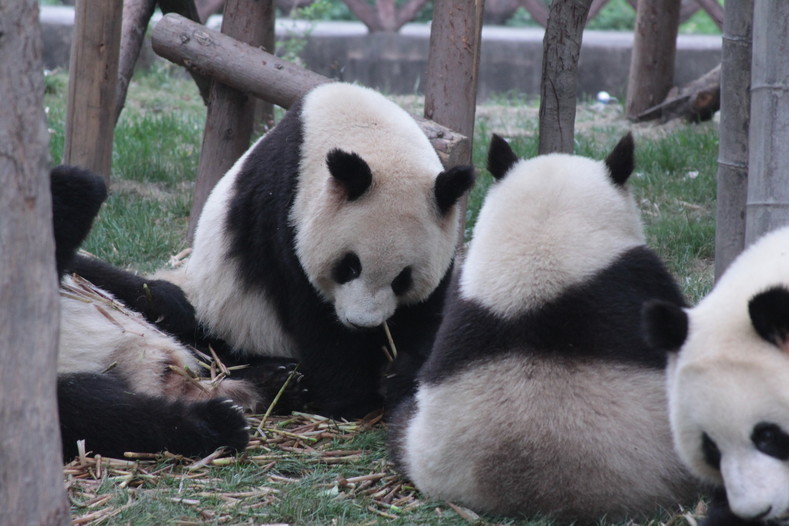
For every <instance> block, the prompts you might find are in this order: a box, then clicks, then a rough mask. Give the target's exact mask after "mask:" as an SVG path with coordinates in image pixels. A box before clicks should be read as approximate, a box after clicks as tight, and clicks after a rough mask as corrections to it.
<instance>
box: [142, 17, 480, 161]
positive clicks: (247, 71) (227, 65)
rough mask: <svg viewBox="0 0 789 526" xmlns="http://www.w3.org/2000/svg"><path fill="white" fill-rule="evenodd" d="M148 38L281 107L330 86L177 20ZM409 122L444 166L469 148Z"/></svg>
mask: <svg viewBox="0 0 789 526" xmlns="http://www.w3.org/2000/svg"><path fill="white" fill-rule="evenodd" d="M151 37H152V42H153V49H154V51H155V52H156V53H158V54H159V55H160V56H162V57H164V58H166V59H168V60H170V61H172V62H174V63H176V64H180V65H182V66H185V67H186V68H188V69H190V70H195V71H199V72H200V73H202V74H204V75H208V76H211V77H213V78H214V80H216V81H219V82H221V83H222V84H225V85H227V86H230V87H232V88H235V89H237V90H239V91H243V92H245V93H249V94H250V95H254V96H255V97H259V98H261V99H263V100H266V101H269V102H272V103H274V104H276V105H278V106H281V107H283V108H289V107H290V106H291V105H292V104H293V103H294V102H295V101H296V100H297V99H298V98H299V97H301V96H303V95H304V94H305V93H307V92H308V91H309V90H311V89H312V88H314V87H316V86H318V85H320V84H324V83H326V82H333V81H332V79H330V78H328V77H324V76H323V75H319V74H318V73H315V72H313V71H310V70H308V69H305V68H302V67H300V66H297V65H296V64H293V63H291V62H288V61H285V60H282V59H281V58H279V57H277V56H274V55H272V54H270V53H266V52H265V51H263V50H261V49H257V48H255V47H252V46H250V45H248V44H244V43H243V42H239V41H238V40H236V39H234V38H231V37H229V36H227V35H223V34H222V33H220V32H219V31H215V30H212V29H208V28H206V27H204V26H201V25H200V24H196V23H194V22H192V21H190V20H187V19H186V18H184V17H182V16H180V15H175V14H168V15H166V16H164V17H163V18H162V19H161V20H160V21H159V23H158V24H156V26H155V27H154V29H153V32H152V35H151ZM414 118H415V119H416V120H417V122H418V123H420V126H421V128H422V130H423V131H424V132H425V135H427V137H428V139H429V140H430V142H431V143H432V144H433V147H434V148H435V149H436V152H437V153H438V155H439V157H440V158H441V162H442V163H444V165H445V166H454V165H456V164H462V161H459V159H463V158H465V157H466V156H468V152H469V151H470V148H471V145H470V144H469V140H468V138H467V137H465V136H464V135H461V134H459V133H456V132H454V131H452V130H451V129H449V128H447V127H445V126H441V125H440V124H437V123H435V122H432V121H424V120H421V119H419V118H417V117H414Z"/></svg>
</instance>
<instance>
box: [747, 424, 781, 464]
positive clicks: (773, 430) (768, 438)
mask: <svg viewBox="0 0 789 526" xmlns="http://www.w3.org/2000/svg"><path fill="white" fill-rule="evenodd" d="M751 441H752V442H753V445H754V446H756V449H758V450H759V451H761V452H762V453H764V454H765V455H769V456H771V457H774V458H777V459H778V460H789V435H787V434H786V433H785V432H784V431H783V429H781V428H780V427H778V425H777V424H772V423H769V422H760V423H758V424H756V426H755V427H754V428H753V433H751Z"/></svg>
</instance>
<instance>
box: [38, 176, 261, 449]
mask: <svg viewBox="0 0 789 526" xmlns="http://www.w3.org/2000/svg"><path fill="white" fill-rule="evenodd" d="M50 183H51V191H52V207H53V222H54V232H55V247H56V249H55V250H56V254H55V255H56V258H55V259H56V263H57V272H58V277H59V279H60V332H59V354H58V364H57V369H58V377H57V396H58V412H59V418H60V431H61V438H62V445H63V456H64V459H70V458H73V457H74V456H75V455H76V454H77V453H78V447H77V441H78V440H85V449H86V451H87V452H93V453H95V454H101V455H104V456H112V457H121V458H122V456H123V454H124V452H126V451H136V452H159V451H162V450H168V451H170V452H172V453H175V454H183V455H187V456H204V455H207V454H209V453H212V452H213V451H214V450H216V449H217V448H219V447H223V446H225V447H227V448H229V449H232V450H243V449H244V448H245V446H246V444H247V442H248V440H249V432H248V429H249V427H248V425H247V421H246V418H245V417H244V414H243V412H242V408H241V407H240V405H243V406H247V407H249V406H252V405H254V403H255V401H256V399H257V397H258V394H257V392H256V390H255V388H254V386H253V385H251V384H248V383H247V382H244V381H240V380H235V379H225V380H223V381H221V382H220V383H218V384H211V383H210V382H207V381H201V380H200V379H199V378H192V377H190V375H189V374H188V371H191V372H192V373H193V374H199V372H200V366H199V365H198V362H197V359H196V358H195V356H194V355H193V354H192V352H191V351H190V350H189V349H187V348H186V347H185V346H184V345H182V344H181V343H180V342H179V341H177V340H176V339H175V338H174V337H173V336H171V335H170V334H168V333H166V332H164V331H163V330H162V329H161V328H160V327H157V326H156V325H154V324H153V323H151V322H150V321H148V320H147V319H146V318H145V317H143V316H142V315H141V314H140V313H138V312H136V311H133V310H131V309H130V308H129V307H128V306H127V305H125V304H123V303H121V302H120V301H118V300H117V299H116V298H115V297H114V296H113V295H112V294H111V293H110V292H108V291H107V290H104V289H101V288H99V287H96V286H95V285H94V284H92V283H90V282H89V281H87V280H85V279H84V278H83V277H81V276H79V275H77V274H75V273H74V272H73V270H74V267H75V261H76V260H77V259H78V258H79V256H77V255H76V251H77V248H78V247H79V245H80V244H81V242H82V241H83V240H84V238H85V237H86V236H87V234H88V231H89V230H90V227H91V224H92V221H93V218H94V216H95V215H96V214H97V212H98V210H99V207H100V206H101V203H102V202H103V201H104V199H105V197H106V187H105V185H104V181H103V179H102V178H100V177H98V176H95V175H93V174H91V173H90V172H87V171H85V170H82V169H79V168H76V167H67V166H60V167H57V168H55V169H53V170H52V172H51V174H50ZM150 291H154V293H155V294H157V298H158V304H160V305H163V306H167V307H168V308H166V309H162V311H161V312H160V313H159V314H164V313H166V314H170V313H176V312H178V311H179V310H180V311H181V313H180V314H181V315H180V317H179V318H180V321H179V323H187V322H186V321H185V320H188V318H189V310H190V309H191V306H190V305H189V304H188V302H186V299H185V297H184V295H183V293H182V292H180V290H179V289H177V287H175V286H173V285H171V284H167V283H160V282H151V283H150ZM150 291H149V292H150ZM149 315H151V316H155V315H156V314H155V313H154V310H153V309H151V311H150V312H149ZM166 317H167V316H165V318H166ZM192 317H193V314H192ZM192 324H194V322H192ZM165 325H166V324H165Z"/></svg>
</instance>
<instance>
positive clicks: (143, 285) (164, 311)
mask: <svg viewBox="0 0 789 526" xmlns="http://www.w3.org/2000/svg"><path fill="white" fill-rule="evenodd" d="M69 271H70V272H72V273H75V274H78V275H80V276H82V277H83V278H85V279H87V280H88V281H90V282H91V283H93V284H94V285H96V286H97V287H100V288H102V289H104V290H107V291H109V292H111V293H112V294H113V295H114V296H115V297H116V298H117V299H118V300H120V301H121V302H123V303H124V304H125V305H126V306H127V307H129V308H130V309H132V310H135V311H137V312H139V313H140V314H142V315H143V316H144V317H145V319H146V320H148V321H149V322H151V323H153V324H154V325H156V326H157V327H159V328H160V329H162V330H164V331H166V332H168V333H170V334H172V335H173V336H175V337H176V338H178V339H180V340H181V341H182V342H184V343H187V344H189V343H190V342H191V341H193V340H194V339H195V337H196V336H195V335H196V334H197V331H198V326H197V318H196V316H195V309H194V307H193V306H192V304H191V303H190V302H189V300H188V299H187V298H186V294H185V293H184V291H183V290H182V289H181V288H180V287H178V286H177V285H175V284H174V283H170V282H169V281H165V280H161V279H153V280H152V279H147V278H145V277H144V276H140V275H137V274H134V273H133V272H128V271H126V270H123V269H119V268H117V267H114V266H112V265H110V264H109V263H106V262H104V261H101V260H99V259H96V258H92V257H85V256H80V255H77V256H76V257H75V258H74V260H73V261H72V262H71V264H70V266H69Z"/></svg>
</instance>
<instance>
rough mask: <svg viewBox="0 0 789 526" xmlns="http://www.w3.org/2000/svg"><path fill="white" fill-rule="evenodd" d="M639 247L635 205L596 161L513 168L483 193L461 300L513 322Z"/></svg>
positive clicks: (565, 158) (551, 158)
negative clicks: (509, 318) (484, 194)
mask: <svg viewBox="0 0 789 526" xmlns="http://www.w3.org/2000/svg"><path fill="white" fill-rule="evenodd" d="M644 242H645V239H644V234H643V229H642V224H641V220H640V215H639V213H638V209H637V206H636V204H635V201H634V200H633V198H632V196H631V195H630V192H629V190H628V189H627V188H626V187H617V186H616V185H615V184H614V183H613V182H612V181H611V180H610V178H609V175H608V168H607V167H606V165H605V164H604V163H603V162H602V161H596V160H593V159H588V158H585V157H580V156H573V155H567V154H550V155H545V156H539V157H536V158H533V159H529V160H520V161H518V162H517V163H516V164H515V165H514V166H513V167H512V168H511V169H510V170H509V171H508V172H507V174H506V175H505V176H504V177H503V178H501V180H499V181H496V182H494V183H493V185H492V186H491V188H490V190H489V191H488V194H487V196H486V198H485V202H484V204H483V206H482V208H481V210H480V213H479V217H478V219H477V223H476V225H475V227H474V235H473V237H472V240H471V243H470V245H469V248H468V253H467V255H466V258H465V262H464V265H463V269H462V276H461V280H460V291H461V295H462V297H464V298H466V299H473V300H475V301H478V302H479V303H481V304H482V305H484V306H486V307H487V308H489V309H491V310H492V311H493V312H495V313H496V314H497V315H500V316H503V317H513V316H515V315H517V314H519V313H522V312H523V311H524V310H528V309H530V308H532V307H537V306H539V305H541V304H543V303H545V302H547V301H549V300H551V299H552V298H554V297H555V296H557V295H558V294H560V293H561V292H562V291H564V290H566V289H567V288H568V287H570V286H572V285H575V284H578V283H581V282H583V281H584V280H586V279H588V278H589V277H590V276H592V275H593V274H595V273H596V272H598V271H599V270H601V269H603V268H605V267H606V266H608V265H609V264H610V263H611V262H612V261H614V260H615V259H616V258H617V257H618V256H619V255H621V254H622V253H623V252H625V251H626V250H628V249H630V248H633V247H636V246H640V245H643V244H644Z"/></svg>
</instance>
